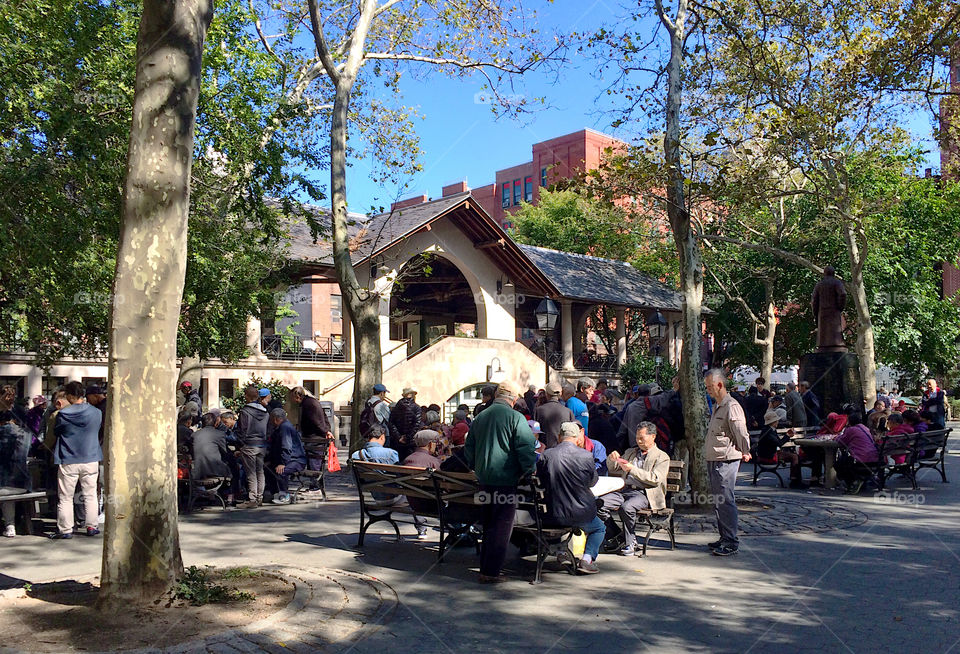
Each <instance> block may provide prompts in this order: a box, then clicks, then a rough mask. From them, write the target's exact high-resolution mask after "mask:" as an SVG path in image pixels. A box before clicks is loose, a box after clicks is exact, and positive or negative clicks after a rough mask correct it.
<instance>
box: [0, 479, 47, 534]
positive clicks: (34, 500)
mask: <svg viewBox="0 0 960 654" xmlns="http://www.w3.org/2000/svg"><path fill="white" fill-rule="evenodd" d="M48 501H49V500H48V498H47V491H44V490H40V491H33V492H30V493H16V494H13V495H0V503H6V502H12V503H14V504H17V503H20V502H22V503H23V505H24V506H23V512H24V529H25V531H26V532H27V535H29V536H32V535H33V521H34V520H35V519H36V517H37V513H38V512H39V511H40V504H46V503H47V502H48Z"/></svg>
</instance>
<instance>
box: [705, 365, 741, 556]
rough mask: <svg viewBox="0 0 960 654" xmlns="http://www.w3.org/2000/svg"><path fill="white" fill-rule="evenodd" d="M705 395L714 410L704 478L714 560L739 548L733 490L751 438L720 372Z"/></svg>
mask: <svg viewBox="0 0 960 654" xmlns="http://www.w3.org/2000/svg"><path fill="white" fill-rule="evenodd" d="M704 383H705V384H706V387H707V393H708V394H709V395H710V397H711V398H713V400H714V402H715V404H714V410H713V415H712V416H711V417H710V424H709V425H708V426H707V438H706V441H705V444H704V449H705V453H704V454H705V456H704V459H705V460H706V462H707V474H708V475H709V477H710V495H711V497H712V499H713V504H714V508H715V510H716V514H717V527H718V528H719V531H720V540H718V541H715V542H713V543H710V549H711V551H712V552H713V553H714V554H716V555H717V556H729V555H731V554H736V553H737V549H738V548H739V547H740V539H739V538H737V517H738V516H737V499H736V496H735V495H734V492H733V489H734V486H735V485H736V483H737V473H738V472H739V471H740V462H741V461H743V462H744V463H746V462H747V461H749V460H750V434H749V432H747V419H746V417H745V416H744V414H743V409H742V408H741V407H740V405H739V404H737V402H736V400H734V399H733V398H732V397H730V394H729V393H727V387H726V382H725V378H724V374H723V371H722V370H718V369H716V368H714V369H713V370H710V371H709V372H707V374H706V376H705V377H704Z"/></svg>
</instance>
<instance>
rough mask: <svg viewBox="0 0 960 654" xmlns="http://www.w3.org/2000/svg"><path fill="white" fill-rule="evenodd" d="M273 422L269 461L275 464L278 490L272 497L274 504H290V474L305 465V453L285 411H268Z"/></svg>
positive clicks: (298, 433)
mask: <svg viewBox="0 0 960 654" xmlns="http://www.w3.org/2000/svg"><path fill="white" fill-rule="evenodd" d="M270 422H271V423H272V424H273V427H274V430H273V437H272V438H271V440H270V462H271V463H272V464H273V465H274V466H276V467H275V468H274V470H275V472H276V473H277V488H278V490H279V492H278V493H277V496H276V497H274V498H273V503H274V504H292V503H293V502H292V500H291V498H290V476H291V475H293V474H295V473H298V472H301V471H303V470H304V469H306V467H307V453H306V451H304V449H303V441H302V440H301V439H300V432H298V431H297V428H296V427H294V426H293V423H291V422H290V421H289V420H287V412H286V411H284V410H283V409H274V410H273V411H271V412H270Z"/></svg>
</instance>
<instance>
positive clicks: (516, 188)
mask: <svg viewBox="0 0 960 654" xmlns="http://www.w3.org/2000/svg"><path fill="white" fill-rule="evenodd" d="M520 190H521V187H520V180H519V179H515V180H513V204H514V205H517V204H520Z"/></svg>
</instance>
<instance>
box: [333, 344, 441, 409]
mask: <svg viewBox="0 0 960 654" xmlns="http://www.w3.org/2000/svg"><path fill="white" fill-rule="evenodd" d="M449 337H450V334H441V335H440V336H439V337H438V338H435V339H433V340H432V341H430V342H429V343H427V344H426V345H423V346H422V347H420V349H418V350H415V351H414V352H411V353H409V354H408V355H407V356H406V357H405V358H404V359H403V360H402V361H397V362H396V363H395V364H393V365H392V366H390V367H389V368H386V369H385V370H384V371H383V373H381V374H385V373H388V372H390V371H391V370H393V369H394V368H396V367H397V366H399V365H400V364H401V363H403V362H404V361H409V360H410V359H411V358H412V357H415V356H417V355H418V354H420V353H421V352H423V351H424V350H426V349H427V348H431V347H433V346H434V345H436V344H437V343H438V342H440V341H442V340H443V339H445V338H449ZM404 345H410V339H409V338H408V339H407V340H405V341H404V342H403V343H401V344H400V345H397V346H396V347H393V348H390V349H389V350H387V351H386V352H384V353H383V354H381V355H380V358H381V359H382V358H384V357H385V356H387V355H388V354H390V353H391V352H396V351H397V350H399V349H400V348H401V347H403V346H404ZM356 376H357V373H356V370H354V372H351V373H350V374H349V375H347V376H346V377H344V378H343V379H341V380H340V381H338V382H337V383H335V384H334V385H333V386H330V387H329V388H325V389H323V391H322V392H321V393H320V394H321V395H326V394H327V393H329V392H330V391H332V390H333V389H335V388H337V387H338V386H342V385H344V384H346V383H347V382H348V381H350V380H351V379H353V378H354V377H356Z"/></svg>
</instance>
